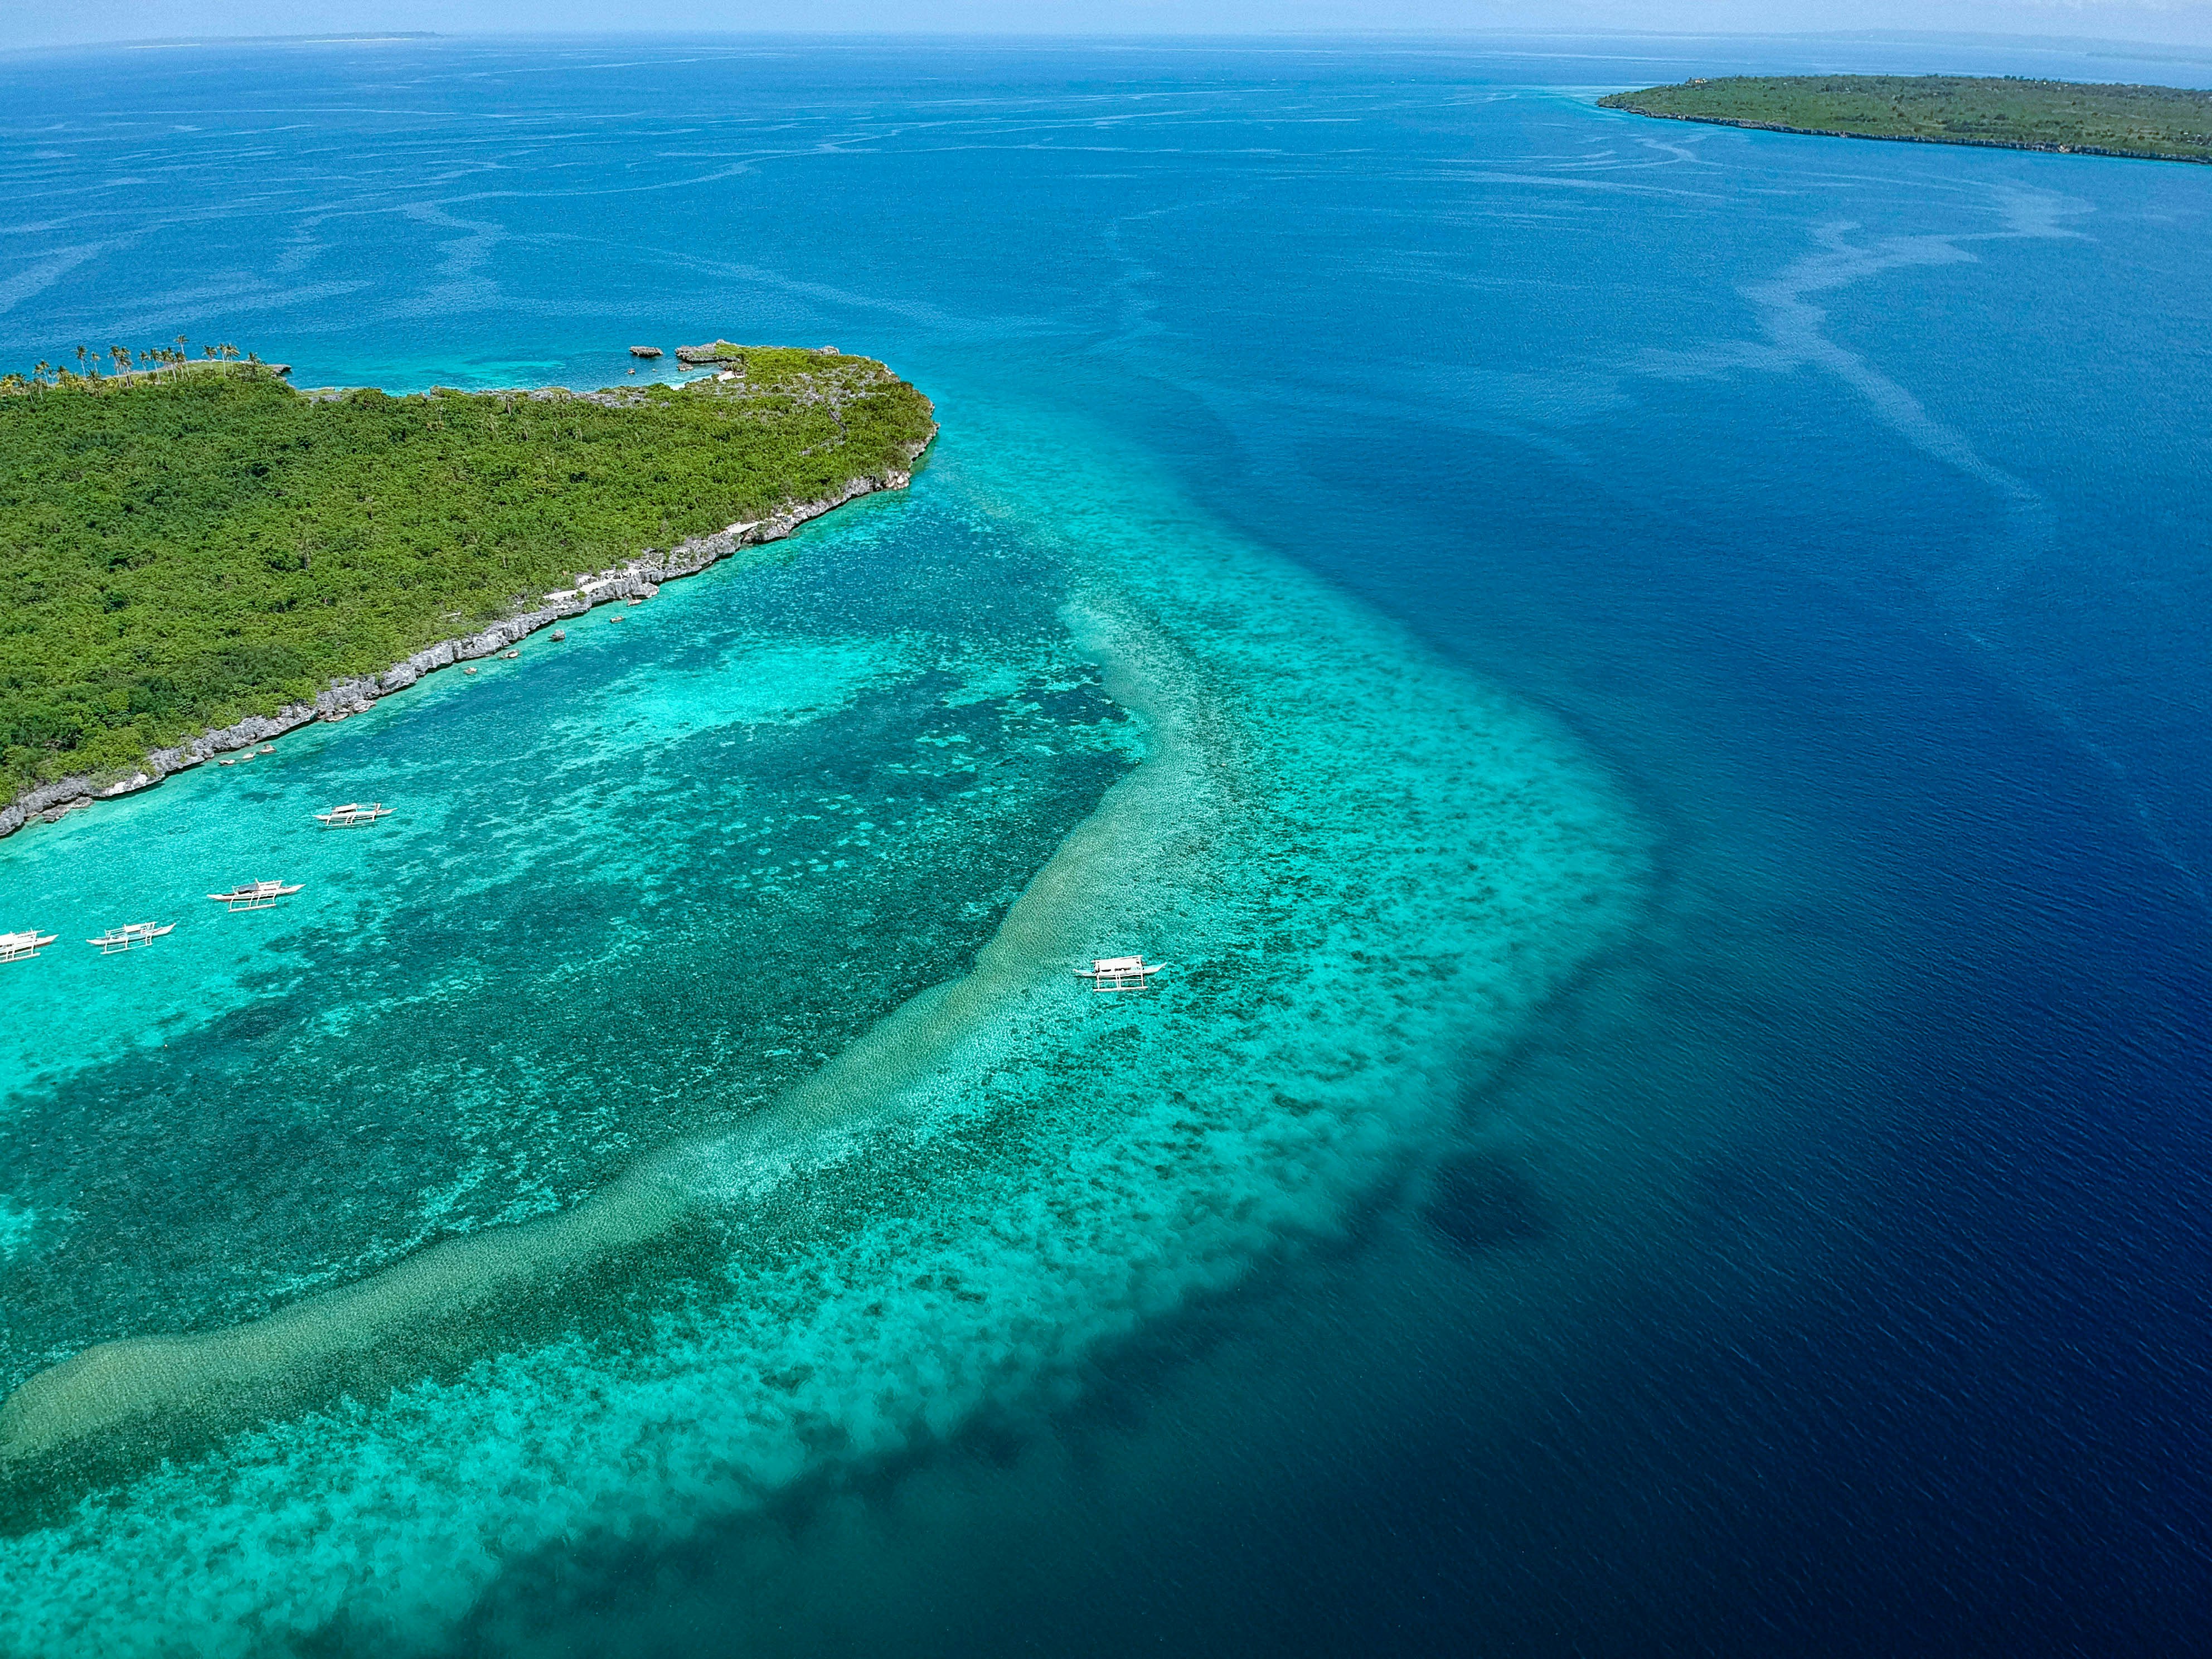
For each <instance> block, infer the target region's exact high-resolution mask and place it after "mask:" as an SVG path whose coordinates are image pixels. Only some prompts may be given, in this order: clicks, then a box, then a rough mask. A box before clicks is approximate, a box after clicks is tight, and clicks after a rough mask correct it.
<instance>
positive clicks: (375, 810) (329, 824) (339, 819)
mask: <svg viewBox="0 0 2212 1659" xmlns="http://www.w3.org/2000/svg"><path fill="white" fill-rule="evenodd" d="M391 816H392V809H391V808H390V807H389V806H386V805H385V804H384V803H383V802H382V801H380V800H370V801H359V800H349V801H348V802H347V803H346V804H345V805H343V806H333V807H332V808H331V810H330V811H327V812H318V813H316V814H315V822H316V823H319V824H321V825H322V826H323V827H324V828H325V829H337V828H338V827H339V826H340V825H342V824H348V823H375V822H376V821H377V819H379V818H388V817H391Z"/></svg>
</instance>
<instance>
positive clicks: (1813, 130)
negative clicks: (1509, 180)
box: [1597, 94, 2212, 167]
mask: <svg viewBox="0 0 2212 1659" xmlns="http://www.w3.org/2000/svg"><path fill="white" fill-rule="evenodd" d="M1618 95H1619V94H1615V96H1618ZM1597 106H1598V107H1599V108H1600V109H1611V110H1619V111H1620V112H1621V113H1622V114H1624V115H1640V116H1642V117H1644V118H1645V119H1646V120H1650V121H1695V122H1698V123H1699V124H1700V125H1705V126H1709V127H1742V128H1744V129H1746V130H1747V131H1752V132H1790V133H1796V135H1797V136H1798V137H1803V138H1864V139H1869V140H1871V141H1873V142H1875V143H1884V144H1947V145H1954V146H1963V147H1965V148H1966V149H2021V150H2029V151H2033V152H2034V153H2036V154H2038V155H2109V156H2112V157H2113V158H2115V159H2116V160H2119V161H2186V162H2189V163H2191V164H2192V165H2194V166H2197V167H2204V166H2212V155H2162V154H2160V152H2159V151H2156V150H2148V149H2110V148H2108V147H2106V146H2105V145H2102V144H2038V143H2028V142H2027V140H2025V139H2017V138H1964V137H1960V138H1938V137H1931V136H1929V134H1926V133H1920V132H1851V131H1847V130H1846V129H1844V128H1842V127H1795V126H1790V125H1787V124H1786V123H1784V122H1781V121H1753V120H1749V119H1747V118H1745V117H1742V116H1740V115H1690V114H1686V113H1684V112H1680V111H1679V110H1663V109H1638V108H1637V107H1636V106H1634V105H1633V104H1622V103H1614V102H1613V101H1612V100H1609V99H1603V98H1601V99H1600V100H1598V104H1597Z"/></svg>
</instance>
